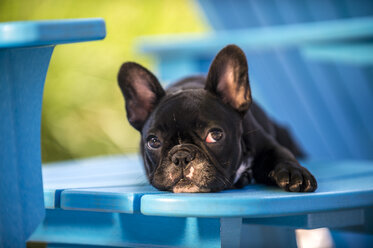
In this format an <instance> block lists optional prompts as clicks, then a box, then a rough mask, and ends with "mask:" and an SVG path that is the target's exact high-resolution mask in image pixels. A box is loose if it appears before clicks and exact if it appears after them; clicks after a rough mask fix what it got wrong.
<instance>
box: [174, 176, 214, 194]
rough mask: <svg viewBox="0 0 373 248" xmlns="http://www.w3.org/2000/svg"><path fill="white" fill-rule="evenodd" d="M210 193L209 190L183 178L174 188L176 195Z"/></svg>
mask: <svg viewBox="0 0 373 248" xmlns="http://www.w3.org/2000/svg"><path fill="white" fill-rule="evenodd" d="M210 191H211V190H210V189H208V188H205V187H200V186H197V185H196V184H195V183H193V182H192V181H191V180H189V179H187V178H182V179H181V180H180V181H179V182H177V183H176V184H175V185H174V186H173V188H172V192H174V193H207V192H210Z"/></svg>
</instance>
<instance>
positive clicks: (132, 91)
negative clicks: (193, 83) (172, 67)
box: [118, 62, 165, 131]
mask: <svg viewBox="0 0 373 248" xmlns="http://www.w3.org/2000/svg"><path fill="white" fill-rule="evenodd" d="M118 83H119V87H120V89H121V90H122V93H123V96H124V99H125V102H126V110H127V118H128V121H129V122H130V123H131V125H132V126H133V127H134V128H136V129H137V130H139V131H141V130H142V127H143V125H144V123H145V121H146V119H147V118H148V117H149V115H150V113H151V112H152V111H153V110H154V108H155V106H157V104H158V103H159V101H160V99H161V98H162V97H163V96H164V95H165V91H164V90H163V88H162V86H161V85H160V83H159V82H158V79H157V78H156V77H155V76H154V75H153V74H152V73H151V72H150V71H148V70H147V69H146V68H144V67H142V66H141V65H139V64H137V63H133V62H127V63H124V64H123V65H122V66H121V68H120V70H119V74H118Z"/></svg>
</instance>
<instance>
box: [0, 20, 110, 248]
mask: <svg viewBox="0 0 373 248" xmlns="http://www.w3.org/2000/svg"><path fill="white" fill-rule="evenodd" d="M82 28H84V29H86V32H82V30H81V29H82ZM104 36H105V26H104V22H103V20H102V19H93V20H88V19H85V20H81V21H79V20H68V21H40V22H14V23H0V116H1V118H0V202H1V204H0V242H1V245H0V246H4V247H22V246H24V245H25V241H26V239H27V238H28V237H29V235H30V234H31V233H32V231H33V230H34V229H35V228H36V227H37V225H38V224H39V223H40V222H41V221H42V219H43V217H44V212H45V210H44V202H43V193H42V192H43V188H42V177H41V154H40V126H41V123H40V120H41V102H42V95H43V85H44V80H45V76H46V73H47V69H48V65H49V60H50V57H51V54H52V51H53V48H54V45H55V44H61V43H70V42H79V41H87V40H97V39H102V38H103V37H104ZM54 201H55V200H54V199H53V194H51V195H50V198H49V199H48V200H47V201H46V203H47V205H48V206H52V205H53V202H54Z"/></svg>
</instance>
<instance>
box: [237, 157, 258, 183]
mask: <svg viewBox="0 0 373 248" xmlns="http://www.w3.org/2000/svg"><path fill="white" fill-rule="evenodd" d="M251 162H253V158H252V157H249V158H248V159H247V160H246V161H243V162H242V163H241V165H240V167H238V169H237V171H236V175H235V177H234V183H236V182H237V181H238V179H240V177H241V175H242V173H244V172H245V171H246V170H247V169H249V168H250V167H251Z"/></svg>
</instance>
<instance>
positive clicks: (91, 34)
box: [0, 18, 106, 48]
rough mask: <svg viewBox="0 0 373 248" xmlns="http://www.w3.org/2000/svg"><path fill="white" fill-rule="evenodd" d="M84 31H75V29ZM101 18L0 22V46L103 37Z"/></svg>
mask: <svg viewBox="0 0 373 248" xmlns="http://www.w3.org/2000/svg"><path fill="white" fill-rule="evenodd" d="M77 29H79V30H84V32H79V33H78V32H76V30H77ZM105 35H106V31H105V22H104V20H103V19H101V18H96V19H93V18H90V19H71V20H49V21H27V22H8V23H7V22H4V23H0V48H9V47H26V46H39V45H57V44H64V43H73V42H82V41H91V40H100V39H103V38H104V37H105Z"/></svg>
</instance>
